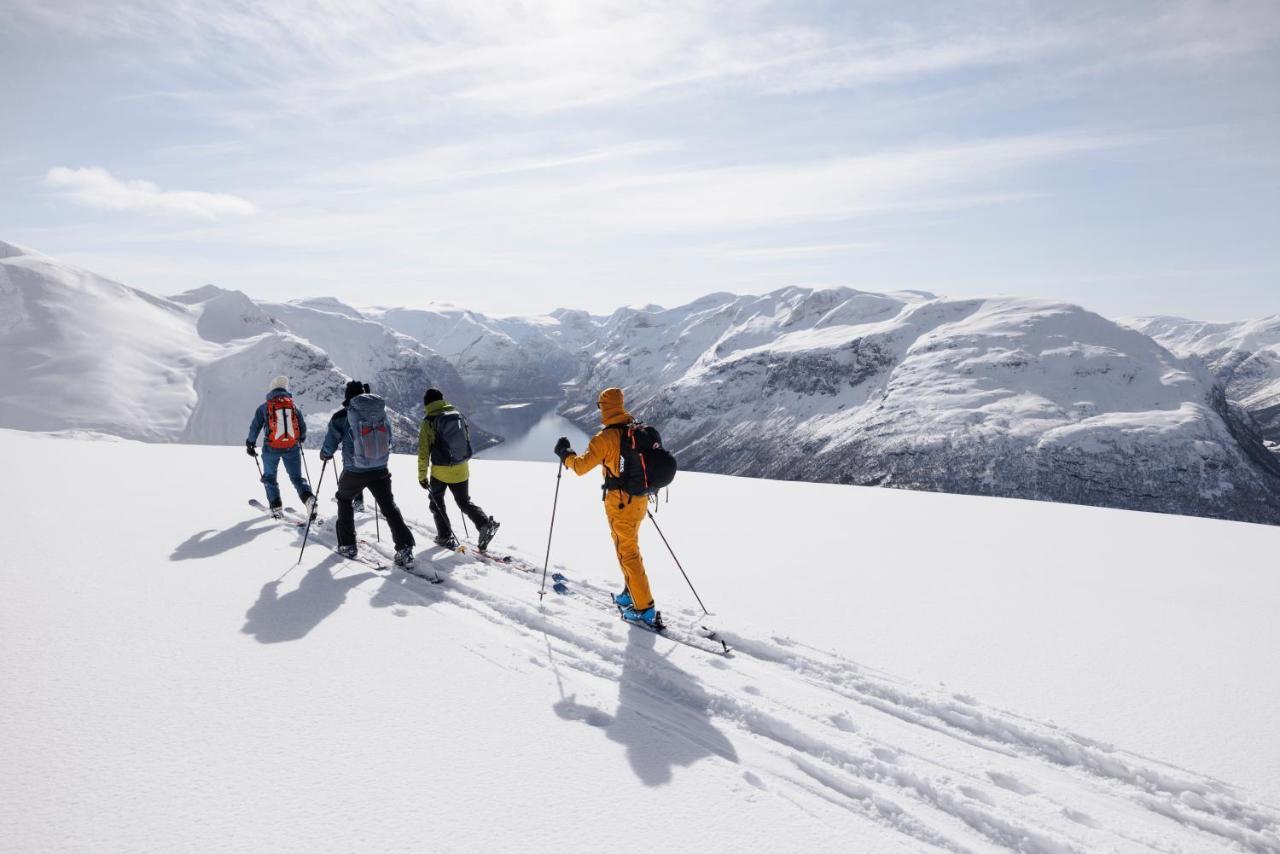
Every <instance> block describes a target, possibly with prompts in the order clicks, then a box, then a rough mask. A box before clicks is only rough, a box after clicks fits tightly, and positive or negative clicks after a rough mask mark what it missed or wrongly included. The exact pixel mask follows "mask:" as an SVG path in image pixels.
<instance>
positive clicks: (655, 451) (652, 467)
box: [605, 421, 676, 495]
mask: <svg viewBox="0 0 1280 854" xmlns="http://www.w3.org/2000/svg"><path fill="white" fill-rule="evenodd" d="M611 426H612V427H613V429H615V430H617V431H618V432H619V433H621V436H619V439H620V444H621V445H622V471H621V472H619V473H618V476H617V477H608V476H606V478H605V488H606V489H621V490H622V491H623V492H626V493H627V494H628V495H656V494H657V492H658V490H659V489H662V488H663V487H664V486H670V485H671V481H672V480H674V479H675V476H676V458H675V457H673V456H672V455H671V452H670V451H668V450H667V449H666V448H664V447H662V437H661V436H659V435H658V431H657V430H656V429H655V428H653V427H650V426H649V425H648V424H641V423H640V422H638V421H632V422H631V423H630V424H614V425H611Z"/></svg>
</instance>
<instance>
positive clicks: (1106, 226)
mask: <svg viewBox="0 0 1280 854" xmlns="http://www.w3.org/2000/svg"><path fill="white" fill-rule="evenodd" d="M0 19H3V20H5V21H6V25H5V26H4V27H3V28H0V79H3V80H4V81H5V82H6V85H5V87H4V107H3V116H4V118H3V120H2V121H0V187H3V193H0V239H3V240H8V241H11V242H14V243H19V244H22V245H26V246H30V247H32V248H35V249H38V250H40V251H43V252H46V253H48V254H51V255H55V256H58V257H61V258H65V259H67V260H71V261H75V262H77V263H80V264H83V265H85V266H88V267H90V268H91V269H94V270H96V271H98V272H101V273H104V274H107V275H110V276H112V277H114V278H118V279H120V280H122V281H125V282H127V283H129V284H133V285H137V286H139V287H144V288H147V289H149V290H153V291H156V292H159V293H176V292H179V291H182V290H186V289H188V288H191V287H196V286H198V285H201V284H204V283H206V282H213V283H216V284H220V285H223V286H225V287H233V288H238V289H240V290H243V291H245V292H247V293H249V294H251V295H253V296H257V297H261V298H269V299H289V298H294V297H299V296H318V295H332V296H336V297H338V298H340V299H343V300H346V301H349V302H353V303H356V304H373V303H382V304H402V305H415V304H422V303H426V302H430V301H444V302H452V303H455V304H459V305H464V306H467V307H470V308H475V309H478V310H481V311H487V312H494V313H504V312H505V313H526V312H535V311H545V310H549V309H551V308H554V307H556V306H562V305H566V306H574V307H582V308H587V309H591V310H595V311H604V310H610V309H612V308H614V307H616V306H618V305H621V304H626V303H642V302H657V303H662V304H668V305H671V304H676V303H679V302H683V301H687V300H690V299H693V298H696V297H697V296H700V295H702V294H704V293H707V292H710V291H717V290H728V291H734V292H761V291H765V290H770V289H773V288H776V287H782V286H785V285H793V284H794V285H814V286H825V285H845V286H850V287H855V288H861V289H865V290H895V289H907V288H912V289H923V290H929V291H933V292H935V293H939V294H945V295H948V296H956V297H961V296H975V295H994V294H1011V295H1023V296H1036V297H1048V298H1055V299H1064V300H1069V301H1072V302H1078V303H1081V304H1083V305H1085V306H1087V307H1089V308H1092V309H1094V310H1096V311H1099V312H1101V313H1104V314H1108V315H1112V316H1120V315H1130V314H1155V313H1168V314H1182V315H1186V316H1192V317H1198V318H1205V319H1212V320H1226V319H1236V318H1243V317H1251V316H1257V315H1262V314H1273V313H1277V312H1280V3H1277V2H1273V1H1272V0H1224V2H1203V0H1196V2H1179V0H1170V2H1151V3H1146V2H1139V0H1129V2H1124V3H1113V2H1073V3H1050V2H1043V3H1037V2H1007V3H992V2H964V0H956V2H938V3H933V2H915V3H898V2H885V3H875V2H862V3H845V2H791V3H777V4H774V3H767V2H751V0H742V2H700V0H684V2H674V3H664V2H645V0H628V2H618V3H587V2H582V0H573V2H548V3H532V2H530V3H498V2H493V3H486V2H480V1H479V0H475V2H413V3H410V2H397V0H375V2H368V3H363V4H362V3H357V2H339V0H322V2H296V0H275V2H272V3H269V4H254V3H242V2H218V3H213V2H207V3H199V2H191V0H164V1H163V2H150V0H146V2H143V1H142V0H114V2H112V3H97V2H93V3H76V2H61V1H60V0H3V2H2V3H0Z"/></svg>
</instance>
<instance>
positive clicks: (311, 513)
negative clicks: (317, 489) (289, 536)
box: [302, 495, 316, 522]
mask: <svg viewBox="0 0 1280 854" xmlns="http://www.w3.org/2000/svg"><path fill="white" fill-rule="evenodd" d="M302 512H303V514H304V515H305V516H306V517H307V518H308V519H310V520H311V521H312V522H314V521H315V520H316V497H315V496H314V495H308V496H307V497H306V498H304V499H302Z"/></svg>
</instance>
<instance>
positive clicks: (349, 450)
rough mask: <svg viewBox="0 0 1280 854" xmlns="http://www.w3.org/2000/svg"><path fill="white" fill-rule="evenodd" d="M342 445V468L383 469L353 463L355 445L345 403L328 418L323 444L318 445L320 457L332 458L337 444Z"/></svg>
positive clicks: (354, 470)
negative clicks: (327, 427)
mask: <svg viewBox="0 0 1280 854" xmlns="http://www.w3.org/2000/svg"><path fill="white" fill-rule="evenodd" d="M390 430H391V423H390V422H388V423H387V436H388V443H390V435H391V433H390ZM339 445H341V446H342V470H343V471H351V472H353V473H354V472H366V471H379V470H382V469H385V468H386V466H377V467H374V468H369V467H364V468H362V467H360V466H357V465H355V463H354V462H353V460H354V459H355V453H356V447H355V441H354V440H353V439H352V437H351V425H350V424H349V423H348V422H347V404H345V403H344V404H343V405H342V408H341V409H339V410H338V411H337V412H335V413H333V417H332V418H330V419H329V429H328V431H327V432H326V433H325V436H324V444H323V445H321V446H320V459H322V460H327V459H332V458H333V455H334V454H335V453H337V450H338V446H339Z"/></svg>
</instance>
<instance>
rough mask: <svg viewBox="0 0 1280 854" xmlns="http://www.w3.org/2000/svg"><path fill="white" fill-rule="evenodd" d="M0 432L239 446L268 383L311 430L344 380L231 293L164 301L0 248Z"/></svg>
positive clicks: (320, 356) (305, 346)
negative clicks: (289, 396) (288, 392)
mask: <svg viewBox="0 0 1280 854" xmlns="http://www.w3.org/2000/svg"><path fill="white" fill-rule="evenodd" d="M0 248H3V254H4V257H3V258H0V318H2V319H0V354H3V361H4V364H5V366H6V370H5V371H3V372H0V425H3V426H8V427H18V428H21V429H24V430H60V429H74V430H97V431H102V432H107V433H112V434H114V435H118V436H124V437H126V438H135V439H143V440H146V441H151V442H208V443H226V442H239V441H243V439H244V435H245V433H246V432H247V428H248V426H249V420H250V418H251V417H252V415H253V410H254V408H255V407H256V406H257V405H258V404H259V403H261V402H262V399H263V396H264V395H265V394H266V392H267V388H266V386H267V384H268V383H269V382H270V380H271V378H272V377H274V376H276V375H277V374H285V375H287V376H289V377H291V378H292V381H293V389H292V390H293V391H294V394H295V398H296V399H297V401H298V403H299V405H300V406H301V407H302V408H303V411H304V412H305V413H306V414H307V418H308V422H309V425H310V426H311V427H312V428H316V427H318V426H322V425H323V422H324V420H325V418H326V417H327V413H329V412H331V411H332V410H333V409H334V408H335V407H336V404H335V402H334V400H335V397H336V398H338V402H340V398H341V389H342V384H343V382H344V377H343V376H342V374H341V373H339V371H338V370H337V369H336V368H335V366H334V365H333V363H332V362H331V361H330V360H329V358H328V357H327V356H326V355H325V354H324V353H323V352H321V351H320V350H319V349H317V348H316V347H314V346H312V345H311V344H310V343H308V342H307V341H304V340H303V339H301V338H298V337H297V336H295V335H293V334H291V333H290V332H289V331H288V330H287V329H285V328H283V327H281V326H279V325H278V324H276V323H273V322H272V320H271V318H270V317H268V316H267V315H266V314H265V313H264V312H262V311H261V309H259V308H258V307H257V306H255V305H254V304H253V302H252V301H251V300H249V298H248V297H246V296H245V295H244V294H241V293H239V292H238V291H223V290H220V289H217V288H212V289H209V288H202V289H200V290H198V291H193V292H191V293H189V294H185V295H184V296H183V297H180V298H179V301H174V300H166V299H162V298H160V297H156V296H152V295H151V294H148V293H145V292H143V291H139V290H135V289H133V288H129V287H126V286H124V285H121V284H119V283H117V282H113V281H110V280H109V279H104V278H102V277H101V276H97V275H95V274H93V273H90V272H88V271H86V270H82V269H80V268H78V267H74V266H71V265H68V264H62V263H60V262H57V261H55V260H53V259H51V258H48V257H45V256H43V255H39V254H37V253H32V252H27V251H25V250H20V249H18V248H17V247H13V246H9V245H8V244H0Z"/></svg>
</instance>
